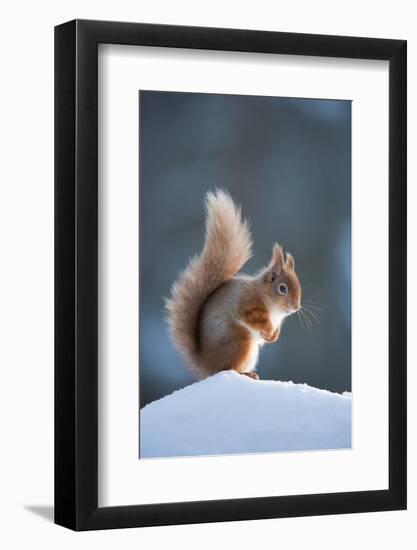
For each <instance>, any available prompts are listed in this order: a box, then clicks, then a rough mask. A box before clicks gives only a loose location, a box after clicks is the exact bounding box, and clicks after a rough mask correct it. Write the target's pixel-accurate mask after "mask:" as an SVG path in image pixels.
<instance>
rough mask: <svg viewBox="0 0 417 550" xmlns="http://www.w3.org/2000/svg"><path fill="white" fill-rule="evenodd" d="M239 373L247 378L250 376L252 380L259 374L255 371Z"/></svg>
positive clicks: (257, 377)
mask: <svg viewBox="0 0 417 550" xmlns="http://www.w3.org/2000/svg"><path fill="white" fill-rule="evenodd" d="M240 374H243V376H248V377H249V378H252V380H259V375H258V373H256V372H254V371H253V372H241V373H240Z"/></svg>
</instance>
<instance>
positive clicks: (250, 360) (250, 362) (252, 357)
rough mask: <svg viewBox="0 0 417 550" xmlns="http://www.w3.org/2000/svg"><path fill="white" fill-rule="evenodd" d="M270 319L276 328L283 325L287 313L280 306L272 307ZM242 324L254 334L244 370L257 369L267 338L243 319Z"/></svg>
mask: <svg viewBox="0 0 417 550" xmlns="http://www.w3.org/2000/svg"><path fill="white" fill-rule="evenodd" d="M269 315H270V320H271V323H272V326H273V327H274V330H275V329H276V328H278V327H280V326H281V323H282V321H283V320H284V319H285V317H286V314H285V312H283V311H280V310H279V309H278V308H274V307H272V308H271V309H270V314H269ZM240 324H241V325H242V326H244V327H245V328H246V329H247V330H248V331H249V332H250V333H251V335H252V343H251V349H250V351H249V353H248V357H247V359H246V361H245V363H244V366H243V367H242V372H251V371H253V370H255V368H256V365H257V363H258V358H259V348H261V347H262V346H263V345H264V343H265V340H264V339H263V338H262V336H261V334H260V333H259V331H256V330H254V329H253V328H252V327H250V326H249V325H247V324H246V323H245V322H244V321H241V322H240Z"/></svg>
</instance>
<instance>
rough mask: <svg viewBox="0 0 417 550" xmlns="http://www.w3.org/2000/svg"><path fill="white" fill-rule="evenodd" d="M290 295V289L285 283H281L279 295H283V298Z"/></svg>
mask: <svg viewBox="0 0 417 550" xmlns="http://www.w3.org/2000/svg"><path fill="white" fill-rule="evenodd" d="M287 293H288V287H287V285H286V284H285V283H281V284H280V285H279V286H278V294H281V295H282V296H285V295H286V294H287Z"/></svg>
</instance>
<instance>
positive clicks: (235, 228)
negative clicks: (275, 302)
mask: <svg viewBox="0 0 417 550" xmlns="http://www.w3.org/2000/svg"><path fill="white" fill-rule="evenodd" d="M206 211H207V216H206V238H205V243H204V248H203V250H202V252H201V254H200V255H199V256H196V257H194V258H192V259H191V260H190V262H189V264H188V266H187V267H186V269H185V270H184V271H183V272H182V273H181V275H180V276H179V278H178V280H177V281H176V283H175V284H174V285H173V287H172V291H171V297H170V299H169V300H167V303H166V308H167V312H168V315H167V320H168V325H169V331H170V334H171V338H172V340H173V342H174V344H175V346H176V347H177V349H178V350H179V351H180V353H181V354H182V355H183V357H184V358H185V360H186V362H187V364H188V366H189V367H191V368H192V369H194V370H196V371H197V372H198V371H199V368H198V367H199V365H198V320H199V314H200V310H201V308H202V306H203V304H204V302H205V301H206V300H207V298H208V297H209V296H210V294H211V293H212V292H213V291H214V290H216V288H218V287H219V286H220V285H221V284H222V283H224V282H225V281H227V280H228V279H231V278H232V277H233V276H234V275H235V274H236V273H237V272H238V271H239V270H240V269H241V267H242V266H243V264H245V263H246V262H247V260H248V259H249V258H250V256H251V248H252V240H251V235H250V231H249V227H248V224H247V222H245V221H243V220H242V217H241V212H240V208H238V207H237V206H235V204H234V202H233V200H232V198H231V197H230V195H228V194H227V193H225V192H224V191H221V190H216V191H215V192H214V193H211V192H210V193H207V196H206Z"/></svg>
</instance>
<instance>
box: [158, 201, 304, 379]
mask: <svg viewBox="0 0 417 550" xmlns="http://www.w3.org/2000/svg"><path fill="white" fill-rule="evenodd" d="M251 250H252V238H251V234H250V231H249V226H248V223H247V222H246V221H243V220H242V216H241V210H240V208H238V207H237V206H236V205H235V203H234V202H233V200H232V198H231V197H230V195H228V194H227V193H226V192H224V191H221V190H216V191H215V192H214V193H212V192H209V193H207V196H206V237H205V243H204V248H203V250H202V252H201V254H200V255H199V256H196V257H194V258H192V259H191V260H190V262H189V264H188V266H187V267H186V269H185V271H184V272H183V273H182V274H181V275H180V276H179V278H178V280H177V281H176V282H175V283H174V285H173V286H172V290H171V297H170V298H169V299H168V300H167V303H166V307H167V321H168V325H169V331H170V335H171V338H172V340H173V342H174V344H175V346H176V347H177V349H178V350H179V352H180V353H181V354H182V355H183V357H184V359H185V360H186V363H187V364H188V366H189V367H190V368H191V369H192V370H193V371H194V372H195V373H196V374H197V375H198V377H199V378H205V377H207V376H209V375H211V374H215V373H217V372H219V371H223V370H230V369H234V370H235V371H237V372H239V373H241V374H246V375H248V376H250V377H251V378H254V379H258V378H259V377H258V375H257V374H256V372H255V367H256V363H257V361H258V354H259V348H260V347H261V346H262V345H263V344H264V343H265V342H268V343H270V342H275V341H276V340H278V338H279V336H280V331H281V324H282V321H283V320H284V319H285V317H287V316H288V315H291V314H292V313H295V312H297V311H298V310H299V309H300V304H301V285H300V282H299V280H298V277H297V275H296V273H295V265H294V258H293V257H292V255H291V254H289V253H287V254H286V255H285V256H284V252H283V249H282V247H281V246H279V245H278V244H274V246H273V250H272V258H271V261H270V263H269V265H268V266H267V267H265V268H264V269H262V270H261V271H259V272H258V273H257V274H256V275H255V276H253V277H250V276H248V275H243V274H238V271H239V270H240V269H241V268H242V267H243V265H244V264H245V263H246V262H247V261H248V260H249V258H250V257H251V255H252V252H251Z"/></svg>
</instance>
